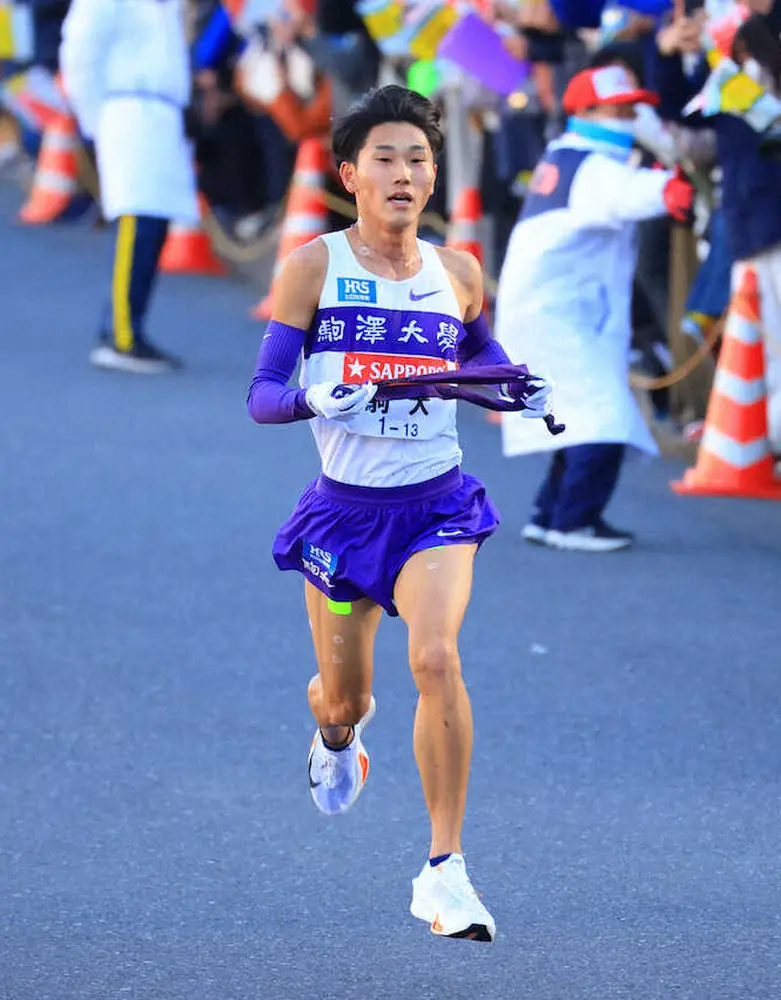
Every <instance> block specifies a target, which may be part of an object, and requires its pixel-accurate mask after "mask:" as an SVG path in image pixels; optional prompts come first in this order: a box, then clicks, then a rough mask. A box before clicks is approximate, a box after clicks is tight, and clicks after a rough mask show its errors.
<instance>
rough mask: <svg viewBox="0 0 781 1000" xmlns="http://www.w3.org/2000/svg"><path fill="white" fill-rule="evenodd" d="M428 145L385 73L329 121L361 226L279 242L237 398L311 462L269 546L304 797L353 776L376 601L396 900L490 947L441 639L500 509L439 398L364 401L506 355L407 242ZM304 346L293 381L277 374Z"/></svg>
mask: <svg viewBox="0 0 781 1000" xmlns="http://www.w3.org/2000/svg"><path fill="white" fill-rule="evenodd" d="M442 141H443V137H442V133H441V131H440V128H439V120H438V114H437V112H436V110H435V108H434V106H433V105H432V104H431V103H430V102H429V101H428V100H426V99H425V98H423V97H421V96H420V95H418V94H416V93H414V92H413V91H409V90H406V89H405V88H403V87H397V86H391V87H384V88H382V89H379V90H376V91H373V92H371V93H369V94H367V95H366V97H365V98H364V99H363V101H362V102H361V103H360V104H359V105H357V106H355V107H353V108H352V109H351V110H350V111H349V112H348V113H347V114H346V115H345V116H344V117H343V118H342V119H341V120H340V121H338V122H337V123H336V124H335V127H334V130H333V136H332V142H333V151H334V155H335V158H336V162H337V165H338V168H339V175H340V177H341V180H342V183H343V184H344V187H345V188H346V190H347V191H348V192H350V193H351V194H353V195H355V199H356V203H357V209H358V221H357V222H356V223H355V225H353V226H351V227H350V228H349V229H348V230H346V231H342V232H334V233H330V234H328V235H327V236H322V237H319V238H318V239H315V240H313V241H312V242H311V243H308V244H307V245H306V246H304V247H301V248H300V249H299V250H297V251H295V252H294V253H293V254H292V255H291V256H290V258H289V260H288V262H287V264H286V266H285V268H284V271H283V272H282V274H281V275H280V278H279V280H278V283H277V286H276V289H275V306H274V315H273V319H272V321H271V323H270V324H269V327H268V331H267V333H266V335H265V337H264V339H263V344H262V346H261V350H260V357H259V360H258V367H257V371H256V374H255V378H254V379H253V382H252V386H251V388H250V392H249V398H248V408H249V412H250V414H251V416H252V417H253V419H254V420H256V421H257V422H258V423H286V422H289V421H293V420H311V421H312V424H311V426H312V430H313V432H314V435H315V440H316V442H317V446H318V449H319V452H320V457H321V461H322V473H321V475H320V476H319V477H318V478H317V479H316V480H315V481H314V482H313V483H312V484H311V485H310V486H309V487H308V488H307V489H306V490H305V491H304V493H303V495H302V497H301V499H300V500H299V502H298V504H297V506H296V509H295V511H294V512H293V514H292V516H291V517H290V519H289V520H288V521H287V523H286V524H285V525H283V527H282V528H281V530H280V532H279V534H278V535H277V538H276V541H275V544H274V558H275V560H276V562H277V565H278V566H279V567H280V569H283V570H285V569H295V570H298V571H299V572H301V573H303V575H304V577H305V578H306V584H305V587H306V604H307V610H308V613H309V619H310V622H311V626H312V636H313V640H314V647H315V655H316V658H317V663H318V674H317V675H316V676H315V677H314V678H313V679H312V680H311V681H310V683H309V703H310V706H311V709H312V714H313V715H314V717H315V721H316V722H317V725H318V728H317V731H316V733H315V736H314V740H313V742H312V746H311V750H310V753H309V784H310V788H311V793H312V797H313V799H314V801H315V804H316V805H317V807H318V808H319V809H320V810H321V811H322V812H324V813H328V814H336V813H342V812H344V811H345V810H347V809H349V807H350V806H351V805H352V804H353V803H354V802H355V800H356V799H357V798H358V795H359V794H360V792H361V789H362V788H363V785H364V783H365V781H366V776H367V774H368V770H369V758H368V756H367V754H366V750H365V749H364V746H363V742H362V738H361V737H362V732H363V729H364V728H365V726H366V725H367V723H368V722H369V721H370V719H371V718H372V716H373V715H374V711H375V703H374V698H373V697H372V693H371V691H372V669H373V647H374V637H375V634H376V631H377V627H378V625H379V622H380V618H381V615H382V611H383V609H384V610H385V611H386V612H387V613H388V614H389V615H392V616H396V615H398V616H400V617H401V618H402V619H403V621H404V622H405V624H406V625H407V629H408V632H409V661H410V667H411V669H412V674H413V677H414V680H415V684H416V686H417V690H418V706H417V712H416V716H415V728H414V748H415V757H416V760H417V764H418V768H419V770H420V776H421V780H422V784H423V792H424V796H425V799H426V804H427V807H428V811H429V815H430V818H431V845H430V850H429V858H428V860H427V862H426V864H425V865H424V866H423V869H422V871H421V872H420V874H419V876H418V877H417V878H416V879H414V880H413V896H412V905H411V907H410V909H411V912H412V914H413V915H414V916H416V917H418V918H419V919H421V920H424V921H426V922H427V923H428V924H429V925H430V927H431V930H432V932H433V933H435V934H439V935H444V936H447V937H457V938H472V939H477V940H481V941H491V940H493V937H494V933H495V923H494V920H493V918H492V916H491V914H490V913H489V912H488V910H487V909H486V908H485V906H483V904H482V903H481V902H480V900H479V899H478V897H477V894H476V892H475V890H474V889H473V887H472V884H471V882H470V881H469V877H468V876H467V872H466V867H465V864H464V858H463V854H462V847H461V827H462V822H463V817H464V808H465V804H466V793H467V782H468V777H469V764H470V757H471V752H472V714H471V709H470V703H469V697H468V695H467V691H466V688H465V686H464V682H463V680H462V677H461V661H460V658H459V653H458V633H459V629H460V627H461V621H462V618H463V615H464V612H465V610H466V606H467V603H468V601H469V595H470V590H471V585H472V563H473V560H474V556H475V552H476V551H477V549H478V548H479V546H480V545H481V543H482V542H483V541H484V539H486V538H487V537H488V536H489V535H490V534H492V532H493V531H494V530H495V529H496V527H497V524H498V520H499V519H498V514H497V511H496V509H495V508H494V506H493V504H492V503H491V501H490V500H489V499H488V498H487V496H486V493H485V489H484V487H483V485H482V483H480V482H479V481H478V480H476V479H474V478H473V477H472V476H468V475H466V474H464V473H462V472H461V469H460V463H461V456H462V453H461V449H460V447H459V443H458V436H457V433H456V403H455V402H454V401H453V400H447V401H445V400H442V399H425V400H420V399H418V400H411V399H410V400H406V399H405V400H394V401H389V402H383V403H380V402H378V401H377V400H375V399H374V396H375V393H376V388H377V387H376V385H375V384H374V383H375V382H376V381H379V380H383V379H388V378H398V377H399V376H403V375H411V374H419V373H421V372H436V371H448V370H452V369H454V368H455V367H456V365H459V366H461V367H465V366H470V365H495V364H507V363H508V358H507V355H506V354H505V352H504V350H503V349H502V348H501V347H500V345H499V344H497V343H496V342H495V341H494V340H493V338H492V336H491V333H490V331H489V329H488V325H487V323H486V321H485V319H484V317H483V314H482V303H483V283H482V273H481V270H480V266H479V265H478V263H477V261H476V260H475V258H474V257H472V256H471V255H470V254H468V253H463V252H460V251H455V250H450V249H440V248H436V247H434V246H432V245H430V244H428V243H426V242H424V241H422V240H419V239H418V238H417V229H418V221H419V218H420V215H421V212H422V211H423V209H424V207H425V205H426V203H427V201H428V200H429V198H430V196H431V193H432V191H433V188H434V179H435V176H436V156H437V154H438V153H439V151H440V149H441V147H442ZM302 351H303V355H304V361H303V366H302V370H301V376H300V382H301V386H302V388H300V389H292V388H287V382H288V380H289V379H290V377H291V375H292V373H293V370H294V368H295V365H296V362H297V360H298V358H299V356H300V355H301V353H302ZM537 384H538V388H537V390H536V391H534V389H532V390H530V391H527V392H526V393H524V390H523V389H517V390H515V391H517V392H518V393H521V394H523V395H522V397H521V398H522V401H523V403H524V405H525V407H526V408H525V410H524V412H525V413H526V414H527V415H528V416H534V417H544V416H546V415H547V414H548V413H549V410H550V399H549V397H550V387H549V386H548V385H547V384H546V383H544V382H543V381H542V380H539V381H538V383H537Z"/></svg>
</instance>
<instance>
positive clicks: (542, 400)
mask: <svg viewBox="0 0 781 1000" xmlns="http://www.w3.org/2000/svg"><path fill="white" fill-rule="evenodd" d="M534 385H535V387H537V386H538V388H535V391H534V392H532V393H531V395H529V396H526V397H525V398H524V401H523V403H524V406H525V409H523V410H521V416H522V417H526V418H527V419H528V420H535V419H538V418H540V417H547V416H548V414H550V413H552V412H553V386H552V384H551V383H550V382H548V381H547V380H546V379H544V378H540V377H537V378H535V380H534Z"/></svg>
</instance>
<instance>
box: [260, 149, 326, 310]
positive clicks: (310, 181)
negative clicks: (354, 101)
mask: <svg viewBox="0 0 781 1000" xmlns="http://www.w3.org/2000/svg"><path fill="white" fill-rule="evenodd" d="M327 171H328V153H327V152H326V148H325V145H324V143H323V141H322V139H316V138H312V139H304V140H303V142H302V143H301V145H300V146H299V147H298V154H297V155H296V164H295V169H294V171H293V181H292V184H291V186H290V194H289V196H288V202H287V210H286V212H285V221H284V222H283V223H282V236H281V239H280V241H279V249H278V250H277V259H276V263H275V264H274V273H273V275H272V278H271V291H270V292H269V293H268V295H267V296H266V297H265V298H264V299H262V300H261V301H260V302H259V303H258V304H257V305H256V306H254V308H253V309H252V310H251V312H250V315H251V316H252V318H253V319H257V320H266V319H271V312H272V309H273V306H274V283H275V282H276V280H277V278H278V277H279V273H280V271H281V270H282V268H283V267H284V265H285V261H286V260H287V258H288V257H289V256H290V254H291V253H292V252H293V251H294V250H296V249H297V248H298V247H300V246H303V245H304V244H305V243H309V242H310V240H313V239H315V237H317V236H322V235H323V233H326V232H328V206H327V205H326V203H325V177H326V173H327Z"/></svg>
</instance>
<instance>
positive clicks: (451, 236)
mask: <svg viewBox="0 0 781 1000" xmlns="http://www.w3.org/2000/svg"><path fill="white" fill-rule="evenodd" d="M482 218H483V202H482V199H481V198H480V192H479V191H478V190H477V188H473V187H466V188H464V189H463V190H462V191H461V192H460V194H459V195H458V197H457V198H456V203H455V206H454V207H453V211H452V213H451V215H450V226H449V229H448V234H447V244H446V245H447V246H449V247H452V249H454V250H468V251H469V253H471V254H474V256H475V257H477V259H478V261H479V262H480V264H481V265H482V264H483V259H484V258H483V244H482V242H481V240H480V233H479V226H480V222H481V220H482Z"/></svg>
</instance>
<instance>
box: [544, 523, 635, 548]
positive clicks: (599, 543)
mask: <svg viewBox="0 0 781 1000" xmlns="http://www.w3.org/2000/svg"><path fill="white" fill-rule="evenodd" d="M634 540H635V536H634V535H633V534H632V533H631V532H630V531H618V530H617V529H616V528H612V527H611V526H610V525H609V524H607V523H606V522H605V521H598V522H597V524H594V525H590V526H589V527H587V528H574V529H573V530H572V531H549V532H548V533H547V535H546V538H545V542H546V544H547V545H550V546H551V547H552V548H554V549H567V550H569V551H571V552H618V550H619V549H628V548H629V546H630V545H631V544H632V543H633V542H634Z"/></svg>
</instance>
